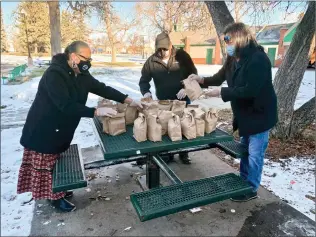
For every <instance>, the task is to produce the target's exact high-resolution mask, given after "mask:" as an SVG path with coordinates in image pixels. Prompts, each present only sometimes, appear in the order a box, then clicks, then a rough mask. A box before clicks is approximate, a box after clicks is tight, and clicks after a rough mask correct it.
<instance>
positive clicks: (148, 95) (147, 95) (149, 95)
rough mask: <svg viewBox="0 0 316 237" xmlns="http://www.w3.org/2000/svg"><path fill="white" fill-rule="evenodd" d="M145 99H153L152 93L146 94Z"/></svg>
mask: <svg viewBox="0 0 316 237" xmlns="http://www.w3.org/2000/svg"><path fill="white" fill-rule="evenodd" d="M144 98H152V96H151V93H150V92H147V93H145V95H144Z"/></svg>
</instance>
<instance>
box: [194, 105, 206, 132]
mask: <svg viewBox="0 0 316 237" xmlns="http://www.w3.org/2000/svg"><path fill="white" fill-rule="evenodd" d="M191 113H192V114H193V116H194V119H195V126H196V136H197V137H204V133H205V111H203V110H202V109H200V108H194V109H192V110H191Z"/></svg>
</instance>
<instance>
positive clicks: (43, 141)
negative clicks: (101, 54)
mask: <svg viewBox="0 0 316 237" xmlns="http://www.w3.org/2000/svg"><path fill="white" fill-rule="evenodd" d="M89 92H91V93H93V94H96V95H99V96H101V97H104V98H107V99H111V100H115V101H118V102H123V101H124V100H125V98H126V97H127V95H124V94H122V93H121V92H119V91H117V90H115V89H114V88H112V87H109V86H106V85H105V84H104V83H101V82H99V81H98V80H96V79H95V78H93V77H92V76H91V75H90V74H89V73H87V74H79V75H77V77H76V76H75V74H74V71H73V70H72V69H71V68H70V67H69V65H68V63H67V59H66V55H64V54H58V55H55V56H54V57H53V59H52V65H51V66H50V67H49V68H48V69H47V70H46V71H45V73H44V75H43V76H42V78H41V80H40V82H39V85H38V90H37V93H36V97H35V100H34V102H33V104H32V106H31V108H30V110H29V113H28V115H27V118H26V123H25V125H24V128H23V132H22V137H21V141H20V142H21V145H22V146H24V147H26V148H29V149H31V150H34V151H36V152H40V153H45V154H58V153H61V152H63V151H65V150H67V149H68V148H69V146H70V143H71V141H72V138H73V135H74V133H75V130H76V128H77V126H78V124H79V122H80V118H82V117H87V118H92V117H93V116H94V112H95V109H94V108H89V107H87V106H85V104H86V102H87V98H88V93H89Z"/></svg>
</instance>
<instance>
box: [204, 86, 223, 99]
mask: <svg viewBox="0 0 316 237" xmlns="http://www.w3.org/2000/svg"><path fill="white" fill-rule="evenodd" d="M205 95H207V96H210V97H220V95H221V87H220V86H213V87H211V89H210V90H209V91H207V92H205Z"/></svg>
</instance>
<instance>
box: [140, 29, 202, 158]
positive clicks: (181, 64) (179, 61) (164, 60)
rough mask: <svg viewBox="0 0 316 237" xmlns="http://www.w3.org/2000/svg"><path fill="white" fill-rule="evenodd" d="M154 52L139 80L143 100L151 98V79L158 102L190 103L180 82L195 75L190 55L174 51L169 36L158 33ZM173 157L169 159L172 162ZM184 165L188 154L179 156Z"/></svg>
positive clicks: (182, 51)
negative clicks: (176, 101)
mask: <svg viewBox="0 0 316 237" xmlns="http://www.w3.org/2000/svg"><path fill="white" fill-rule="evenodd" d="M155 48H156V52H155V53H154V54H153V55H152V56H150V57H149V58H148V59H147V61H146V62H145V64H144V66H143V69H142V71H141V73H142V76H141V78H140V80H139V87H140V91H141V93H142V94H143V96H144V97H145V98H148V97H152V94H151V92H150V84H149V83H150V81H151V80H152V79H153V80H154V84H155V88H156V96H157V98H158V99H159V100H177V99H178V100H185V101H186V102H187V103H190V100H189V98H188V97H187V95H186V93H185V90H184V86H183V84H182V81H183V80H184V79H186V78H188V76H189V75H191V74H193V73H194V74H197V69H196V67H195V66H194V63H193V61H192V58H191V57H190V55H189V54H188V53H187V52H185V51H184V50H182V49H179V50H176V49H175V48H174V47H173V46H172V43H171V40H170V38H169V35H168V34H166V33H160V34H159V35H158V36H157V37H156V42H155ZM172 158H173V156H172V157H171V156H170V157H169V159H170V160H172ZM180 159H181V160H182V162H183V163H185V164H190V163H191V161H190V158H189V156H188V153H185V154H180Z"/></svg>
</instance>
